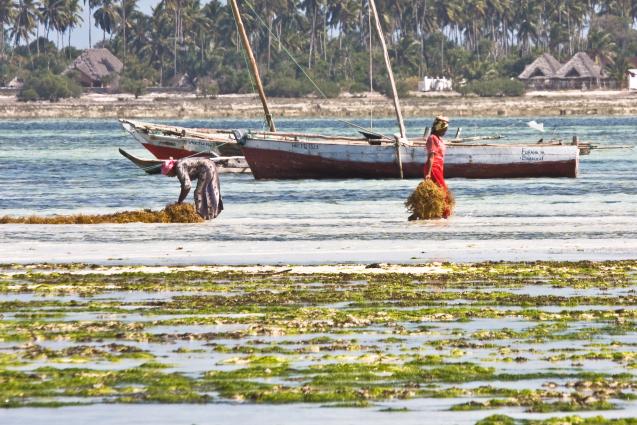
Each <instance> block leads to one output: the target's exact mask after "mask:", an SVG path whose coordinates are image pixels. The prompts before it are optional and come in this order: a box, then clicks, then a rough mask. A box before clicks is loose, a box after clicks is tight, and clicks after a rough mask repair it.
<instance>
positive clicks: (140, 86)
mask: <svg viewBox="0 0 637 425" xmlns="http://www.w3.org/2000/svg"><path fill="white" fill-rule="evenodd" d="M119 90H120V91H121V92H122V93H131V94H134V95H135V99H137V98H138V97H139V96H141V95H143V94H144V93H145V92H146V84H145V83H144V82H143V81H140V80H133V79H132V78H126V77H124V78H122V80H121V81H120V83H119Z"/></svg>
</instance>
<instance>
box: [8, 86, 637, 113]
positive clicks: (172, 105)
mask: <svg viewBox="0 0 637 425" xmlns="http://www.w3.org/2000/svg"><path fill="white" fill-rule="evenodd" d="M270 104H271V109H272V110H273V112H274V115H275V117H286V118H305V117H311V118H318V117H341V118H343V117H351V118H365V117H368V116H369V115H370V110H372V109H373V114H374V116H376V117H388V116H393V114H394V109H393V105H392V103H391V102H390V101H389V99H387V98H385V97H383V96H380V95H377V94H374V95H371V96H368V95H366V94H363V95H359V96H342V97H339V98H336V99H328V100H325V99H318V98H299V99H283V98H271V99H270ZM401 106H402V110H403V114H404V116H405V117H426V116H433V115H436V114H447V115H450V116H454V117H489V116H503V117H504V116H512V117H517V116H519V117H535V116H569V115H577V116H582V115H584V116H594V115H634V114H637V93H634V92H629V91H594V92H582V91H564V92H529V93H527V94H526V95H525V96H523V97H496V98H479V97H462V96H459V95H457V94H454V93H449V94H420V93H419V94H416V96H412V97H408V98H405V99H401ZM261 116H262V109H261V104H260V102H259V101H258V99H257V98H256V97H255V96H253V95H223V96H218V97H217V98H214V99H212V98H207V99H204V98H198V97H196V96H195V95H194V94H169V95H167V94H161V95H159V94H147V95H145V96H142V97H140V98H139V99H135V98H134V97H133V96H132V95H126V94H121V95H99V94H88V95H84V96H82V97H81V98H79V99H67V100H63V101H61V102H58V103H50V102H29V103H22V102H17V101H16V100H15V97H13V96H0V117H2V118H4V119H24V118H118V117H128V118H153V119H171V118H180V119H188V118H191V119H199V118H260V117H261Z"/></svg>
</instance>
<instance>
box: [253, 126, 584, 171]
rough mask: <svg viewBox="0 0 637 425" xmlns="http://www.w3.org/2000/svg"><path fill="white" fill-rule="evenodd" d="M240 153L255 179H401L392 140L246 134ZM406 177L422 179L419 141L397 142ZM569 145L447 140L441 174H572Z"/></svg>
mask: <svg viewBox="0 0 637 425" xmlns="http://www.w3.org/2000/svg"><path fill="white" fill-rule="evenodd" d="M241 148H242V151H243V154H244V156H245V158H246V160H247V162H248V164H249V165H250V169H251V170H252V174H253V175H254V177H255V178H256V179H330V178H334V179H339V178H400V170H399V166H398V160H397V155H396V148H395V146H392V145H391V144H385V145H370V144H364V143H360V144H342V143H324V142H320V143H314V142H307V143H306V142H298V141H295V142H292V141H282V140H270V139H259V138H251V137H249V136H248V137H245V138H243V139H242V140H241ZM401 159H402V165H403V173H404V176H405V177H406V178H422V176H423V170H424V164H425V161H426V153H425V148H424V146H401ZM578 164H579V149H578V148H577V146H571V145H547V146H538V145H471V146H470V145H462V146H457V145H449V146H448V147H447V153H446V158H445V177H447V178H454V177H464V178H473V179H479V178H521V177H577V173H578Z"/></svg>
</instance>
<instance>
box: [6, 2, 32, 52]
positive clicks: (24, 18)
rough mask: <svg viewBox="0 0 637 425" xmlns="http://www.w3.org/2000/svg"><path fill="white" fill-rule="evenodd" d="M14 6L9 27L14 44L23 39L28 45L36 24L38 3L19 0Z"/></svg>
mask: <svg viewBox="0 0 637 425" xmlns="http://www.w3.org/2000/svg"><path fill="white" fill-rule="evenodd" d="M16 6H17V10H16V14H15V21H14V23H13V28H11V36H12V38H13V39H14V40H15V44H16V45H19V44H20V41H22V40H24V42H25V44H26V45H27V46H28V44H29V38H30V37H31V35H32V34H33V31H34V30H35V27H36V26H37V10H38V4H37V3H36V2H35V1H34V0H19V1H18V3H17V5H16ZM29 53H30V52H29Z"/></svg>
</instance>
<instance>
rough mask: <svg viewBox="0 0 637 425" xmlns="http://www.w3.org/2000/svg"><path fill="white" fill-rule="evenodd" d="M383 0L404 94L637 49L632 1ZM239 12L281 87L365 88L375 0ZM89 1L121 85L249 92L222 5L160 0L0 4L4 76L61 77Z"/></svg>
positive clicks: (278, 91) (485, 89) (276, 4)
mask: <svg viewBox="0 0 637 425" xmlns="http://www.w3.org/2000/svg"><path fill="white" fill-rule="evenodd" d="M377 3H378V8H379V12H380V14H381V16H382V18H383V20H384V22H383V26H384V28H385V31H386V33H387V39H388V43H389V50H390V56H391V58H392V61H393V65H394V68H395V71H396V73H397V75H398V77H399V88H400V87H403V89H402V91H403V94H405V93H406V92H407V91H408V90H409V89H411V90H414V89H415V88H416V87H415V83H416V81H417V80H418V79H419V78H420V77H422V76H424V75H430V76H443V75H444V76H446V77H449V78H452V79H453V80H455V81H456V87H458V86H460V85H462V84H460V83H461V82H467V83H468V84H467V85H466V87H465V88H464V89H463V92H464V93H468V92H473V93H477V94H479V95H484V96H492V95H501V94H506V95H514V94H519V93H520V90H521V87H520V85H515V84H514V83H505V81H507V80H509V79H511V78H513V77H515V76H517V75H518V74H519V73H520V72H521V71H522V69H523V68H524V66H525V65H526V64H528V63H530V62H531V61H532V60H533V59H534V58H535V57H536V56H537V55H538V54H540V53H541V52H550V53H551V54H553V55H554V56H555V57H556V58H557V59H558V60H564V59H566V58H569V57H571V56H572V55H573V54H574V53H576V52H577V51H586V52H588V53H589V55H590V56H591V57H592V58H593V59H594V60H595V61H596V62H598V63H600V64H601V65H603V66H604V67H606V69H607V71H608V72H609V73H610V75H611V76H612V77H614V78H615V79H617V80H621V79H622V77H623V74H624V72H625V70H626V68H627V65H628V63H629V58H630V57H634V56H637V31H636V30H635V29H634V23H635V19H636V18H637V7H635V6H634V5H633V3H632V2H617V1H611V0H601V1H589V2H580V1H568V0H566V1H565V0H559V1H554V2H546V1H543V0H525V1H523V2H521V3H520V2H514V1H512V0H489V1H485V0H470V1H458V0H451V1H448V0H447V1H441V0H433V1H429V2H421V1H409V0H407V1H395V0H391V1H379V2H377ZM241 7H242V11H243V14H244V20H245V21H246V26H247V28H248V31H249V34H250V38H251V42H252V45H253V47H254V50H255V52H256V56H257V59H258V62H259V64H260V69H261V72H262V74H263V78H264V80H265V84H266V89H267V91H268V92H269V94H270V95H271V96H302V95H306V94H309V93H318V92H323V93H324V94H325V95H326V96H328V97H330V96H335V95H337V94H338V93H339V92H341V91H350V92H353V93H357V92H361V91H365V90H367V89H368V87H369V56H368V51H369V44H370V26H369V23H368V16H367V7H366V1H365V0H347V1H341V0H339V1H330V0H296V1H286V2H282V1H272V0H250V1H244V2H241ZM82 8H88V9H89V14H88V20H89V22H88V23H87V24H88V27H89V28H90V30H91V32H90V33H89V45H90V46H92V47H96V46H97V47H106V48H108V49H109V50H111V51H112V52H113V53H114V54H115V55H117V56H118V57H119V58H120V59H121V60H122V62H123V63H124V71H123V75H122V84H121V86H120V89H121V90H125V91H129V92H132V93H135V94H136V95H139V94H141V93H143V91H144V89H145V88H146V87H148V86H164V87H166V86H171V85H172V84H174V82H175V79H177V78H179V77H182V76H184V75H186V76H187V79H188V80H190V82H191V83H192V84H193V85H194V86H197V82H198V81H214V84H213V85H210V83H206V87H205V88H204V89H203V91H205V92H207V93H208V92H209V91H210V88H211V87H214V89H213V92H217V91H218V92H219V93H245V92H251V91H252V90H253V89H252V84H251V81H250V77H249V74H248V72H247V69H246V66H245V58H244V54H243V51H242V49H241V48H240V43H239V40H238V37H237V32H236V28H235V23H234V19H233V17H232V13H231V11H230V8H229V6H228V5H226V4H225V2H222V1H219V0H212V1H210V2H200V1H197V0H162V1H159V2H158V3H157V5H156V6H155V7H153V8H152V11H151V13H150V14H149V15H146V14H144V13H142V12H141V11H140V10H139V9H138V5H137V2H136V0H122V1H115V0H88V1H84V2H80V1H79V0H20V1H13V0H0V26H1V28H0V57H2V58H3V60H2V61H0V83H2V84H0V85H4V84H7V83H8V82H9V81H10V80H12V79H13V78H14V77H16V76H18V77H21V78H22V79H23V80H29V78H31V81H33V80H40V79H42V78H48V76H46V74H43V72H44V70H46V71H47V72H53V73H55V74H59V73H60V72H62V71H63V70H64V69H65V68H66V66H67V65H68V64H69V63H70V61H71V60H72V59H73V58H75V57H76V56H77V55H78V54H79V51H78V49H77V48H76V47H74V46H71V45H70V44H71V43H70V35H71V32H72V31H76V30H77V28H78V27H79V26H80V25H81V24H82V22H81V21H82V13H81V12H82ZM372 38H373V37H372ZM371 45H372V52H373V62H374V63H375V64H376V66H374V71H373V72H374V74H375V78H374V84H375V89H377V90H379V91H381V92H386V91H387V87H386V84H385V80H386V79H385V78H383V75H382V74H383V73H384V71H383V70H382V67H381V66H379V65H378V64H380V63H382V59H381V54H380V52H379V50H378V48H377V45H378V43H377V42H374V41H372V43H371ZM288 52H289V53H290V54H291V56H293V57H294V58H295V59H296V60H297V61H298V62H299V64H300V65H301V66H302V67H303V69H304V71H305V72H306V73H307V74H309V75H310V76H311V77H312V78H313V79H314V80H315V81H316V83H317V86H318V88H319V89H320V90H318V89H317V87H315V86H314V85H312V84H310V83H309V82H308V80H307V79H306V78H305V77H304V75H303V72H302V71H301V70H300V69H299V68H297V67H296V66H295V64H294V62H293V61H292V59H291V58H290V57H289V56H288ZM29 74H34V76H32V77H29ZM64 78H66V77H64ZM473 81H476V82H477V81H480V82H479V83H472V82H473ZM485 81H486V82H485ZM55 85H56V87H58V86H60V87H61V86H64V85H68V83H67V82H66V81H56V82H55ZM27 90H28V91H27ZM52 91H53V92H56V93H57V92H58V91H59V90H58V89H57V88H56V89H55V90H52ZM74 93H75V92H74V91H70V92H64V91H62V93H59V95H62V96H67V95H69V96H72V95H74ZM34 95H37V97H38V98H44V99H47V98H52V99H56V98H58V97H59V95H58V94H56V95H53V96H50V95H48V93H39V92H38V91H37V90H35V89H33V90H32V89H31V88H29V89H25V90H24V91H23V94H22V98H23V99H25V100H28V99H31V98H33V96H34Z"/></svg>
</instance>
